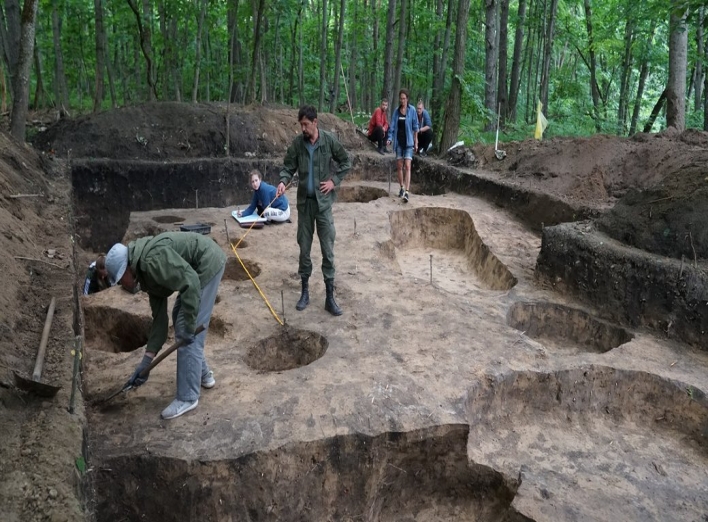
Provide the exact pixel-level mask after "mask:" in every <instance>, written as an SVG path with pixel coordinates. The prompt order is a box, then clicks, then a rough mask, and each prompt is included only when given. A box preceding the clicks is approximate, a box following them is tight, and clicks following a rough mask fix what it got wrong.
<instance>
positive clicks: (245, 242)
mask: <svg viewBox="0 0 708 522" xmlns="http://www.w3.org/2000/svg"><path fill="white" fill-rule="evenodd" d="M237 245H238V246H237ZM231 246H232V247H233V248H237V249H238V248H246V247H247V246H248V240H246V239H232V240H231Z"/></svg>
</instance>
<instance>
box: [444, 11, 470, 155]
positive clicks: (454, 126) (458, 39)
mask: <svg viewBox="0 0 708 522" xmlns="http://www.w3.org/2000/svg"><path fill="white" fill-rule="evenodd" d="M469 12H470V0H460V3H459V5H458V7H457V32H456V34H455V55H454V57H453V59H452V85H451V86H450V95H449V96H448V98H447V103H446V105H445V124H444V125H443V132H442V137H441V138H440V152H441V153H444V152H445V151H446V150H447V149H449V148H450V147H451V146H452V144H453V143H455V141H456V140H457V133H458V132H459V130H460V108H461V106H462V82H461V81H460V77H461V76H462V74H463V73H464V70H465V42H466V41H467V18H468V16H469Z"/></svg>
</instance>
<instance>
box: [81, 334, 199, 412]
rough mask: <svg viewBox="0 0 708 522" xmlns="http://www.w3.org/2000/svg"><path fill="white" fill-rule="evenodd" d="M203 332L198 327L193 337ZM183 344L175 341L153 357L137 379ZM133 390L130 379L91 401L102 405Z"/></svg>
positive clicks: (133, 386) (133, 385) (182, 341)
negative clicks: (105, 394)
mask: <svg viewBox="0 0 708 522" xmlns="http://www.w3.org/2000/svg"><path fill="white" fill-rule="evenodd" d="M203 331H204V325H200V326H198V327H197V329H196V330H195V331H194V335H195V337H196V336H197V335H199V334H200V333H202V332H203ZM185 342H186V341H185V340H184V339H179V340H176V341H175V342H174V343H172V345H171V346H170V347H169V348H167V350H165V351H164V352H162V353H161V354H160V355H158V356H157V357H155V359H154V360H153V361H152V364H150V366H148V367H147V368H145V369H144V370H143V371H142V372H140V374H139V375H138V377H140V378H143V377H145V376H146V375H147V374H148V373H150V372H151V371H152V369H153V368H154V367H155V366H157V365H158V364H160V363H161V362H162V361H163V360H164V359H165V357H167V356H168V355H170V354H171V353H172V352H174V351H175V350H176V349H177V348H180V347H181V346H183V345H184V344H185ZM133 388H137V386H136V385H135V384H133V382H132V379H129V380H128V381H127V382H126V383H125V384H124V385H123V386H121V387H120V388H118V389H117V390H115V391H113V392H111V393H110V394H108V395H107V396H105V397H99V398H97V399H95V400H93V401H92V404H104V403H106V402H108V401H110V400H111V399H112V398H113V397H115V396H117V395H120V394H121V393H123V392H127V391H128V390H132V389H133Z"/></svg>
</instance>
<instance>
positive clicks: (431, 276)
mask: <svg viewBox="0 0 708 522" xmlns="http://www.w3.org/2000/svg"><path fill="white" fill-rule="evenodd" d="M430 284H431V285H432V284H433V254H430Z"/></svg>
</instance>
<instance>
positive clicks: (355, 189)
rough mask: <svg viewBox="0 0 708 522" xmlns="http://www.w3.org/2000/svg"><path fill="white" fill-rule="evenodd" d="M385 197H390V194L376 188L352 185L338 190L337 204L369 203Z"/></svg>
mask: <svg viewBox="0 0 708 522" xmlns="http://www.w3.org/2000/svg"><path fill="white" fill-rule="evenodd" d="M385 197H388V192H386V191H385V190H384V189H380V188H376V187H362V186H356V185H355V186H351V185H350V186H344V187H339V189H337V202H339V203H368V202H369V201H374V200H377V199H379V198H385Z"/></svg>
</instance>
